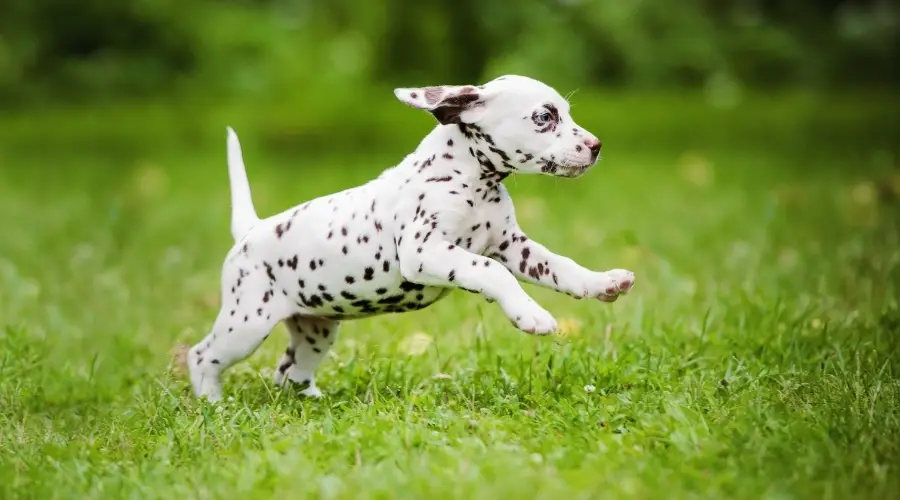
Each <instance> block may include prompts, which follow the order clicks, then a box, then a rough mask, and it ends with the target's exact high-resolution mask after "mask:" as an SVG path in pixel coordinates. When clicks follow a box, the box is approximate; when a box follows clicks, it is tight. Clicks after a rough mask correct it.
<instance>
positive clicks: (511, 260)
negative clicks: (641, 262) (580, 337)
mask: <svg viewBox="0 0 900 500" xmlns="http://www.w3.org/2000/svg"><path fill="white" fill-rule="evenodd" d="M487 254H488V255H490V256H491V257H493V258H494V259H496V260H498V261H499V262H501V263H503V265H504V266H505V267H506V268H507V269H509V271H510V272H512V273H513V275H514V276H515V277H516V278H518V279H520V280H523V281H527V282H529V283H533V284H536V285H541V286H544V287H547V288H552V289H554V290H556V291H558V292H562V293H565V294H568V295H571V296H572V297H576V298H585V297H593V298H597V299H600V300H602V301H604V302H613V301H615V300H616V299H617V298H619V296H620V295H624V294H625V293H627V292H628V290H630V289H631V287H632V286H633V285H634V273H632V272H631V271H626V270H624V269H612V270H609V271H604V272H597V271H592V270H590V269H587V268H585V267H583V266H581V265H579V264H578V263H576V262H575V261H573V260H572V259H570V258H568V257H565V256H562V255H558V254H555V253H553V252H551V251H550V250H548V249H547V248H546V247H545V246H543V245H541V244H540V243H538V242H536V241H533V240H531V239H529V238H528V237H527V236H526V235H525V233H524V232H523V231H522V229H521V228H520V227H519V226H518V224H516V223H515V221H513V222H512V223H510V224H509V225H508V226H506V227H505V228H504V229H502V230H501V232H500V234H499V236H498V237H497V238H496V242H495V243H494V245H492V247H491V248H490V249H489V250H488V252H487Z"/></svg>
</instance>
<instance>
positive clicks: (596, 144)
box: [584, 139, 603, 158]
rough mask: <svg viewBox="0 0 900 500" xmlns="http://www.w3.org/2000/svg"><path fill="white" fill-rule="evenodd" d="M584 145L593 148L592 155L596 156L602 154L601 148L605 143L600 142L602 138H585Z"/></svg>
mask: <svg viewBox="0 0 900 500" xmlns="http://www.w3.org/2000/svg"><path fill="white" fill-rule="evenodd" d="M584 145H585V146H587V147H588V149H590V150H591V157H592V158H596V157H597V156H599V155H600V148H601V147H602V146H603V143H602V142H600V139H585V140H584Z"/></svg>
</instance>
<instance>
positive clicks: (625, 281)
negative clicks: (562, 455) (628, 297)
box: [596, 269, 634, 302]
mask: <svg viewBox="0 0 900 500" xmlns="http://www.w3.org/2000/svg"><path fill="white" fill-rule="evenodd" d="M598 274H599V280H598V285H599V286H598V288H599V293H597V294H596V297H597V298H598V299H600V300H602V301H604V302H615V301H616V299H618V298H619V296H620V295H625V294H627V293H628V292H629V290H631V288H632V287H634V273H633V272H631V271H626V270H625V269H612V270H610V271H606V272H604V273H598Z"/></svg>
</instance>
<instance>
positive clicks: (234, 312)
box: [187, 266, 292, 401]
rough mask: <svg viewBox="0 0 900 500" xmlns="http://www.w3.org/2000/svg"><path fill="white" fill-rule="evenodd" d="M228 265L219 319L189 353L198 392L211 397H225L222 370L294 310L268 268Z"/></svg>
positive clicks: (245, 352)
mask: <svg viewBox="0 0 900 500" xmlns="http://www.w3.org/2000/svg"><path fill="white" fill-rule="evenodd" d="M226 267H227V269H226V271H229V272H226V273H223V277H224V278H223V283H222V284H223V287H222V288H223V293H222V308H221V309H220V310H219V315H218V317H217V318H216V322H215V324H214V325H213V327H212V331H210V333H209V335H207V336H206V338H204V339H203V340H202V341H200V342H199V343H198V344H196V345H195V346H193V347H192V348H191V349H190V351H189V352H188V357H187V364H188V370H189V371H190V374H191V384H192V385H193V387H194V393H195V394H196V395H197V396H198V397H206V398H207V399H209V400H210V401H218V400H219V399H221V397H222V384H221V382H220V380H219V377H220V375H221V374H222V372H224V371H225V370H227V369H228V368H229V367H231V366H232V365H234V364H235V363H237V362H239V361H241V360H243V359H245V358H247V356H249V355H251V354H252V353H253V352H254V351H255V350H256V349H257V348H258V347H259V346H260V344H262V342H263V341H264V340H265V339H266V338H267V337H268V336H269V333H270V332H271V331H272V329H273V328H274V327H275V325H276V324H278V322H279V321H281V320H282V319H283V318H285V317H287V316H288V315H289V314H290V313H291V312H292V311H290V309H289V305H288V304H287V303H286V301H284V300H283V299H282V297H281V296H280V294H279V296H276V295H275V294H274V293H273V291H272V289H271V281H270V279H269V278H267V274H266V271H265V270H261V269H255V268H251V269H249V270H246V269H242V268H240V267H235V266H226ZM230 271H233V272H230Z"/></svg>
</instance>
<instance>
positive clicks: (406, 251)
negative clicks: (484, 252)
mask: <svg viewBox="0 0 900 500" xmlns="http://www.w3.org/2000/svg"><path fill="white" fill-rule="evenodd" d="M424 240H427V241H423V238H422V236H421V233H415V234H404V235H403V236H402V237H401V238H400V241H399V242H398V245H397V248H398V256H399V258H400V272H401V273H402V274H403V277H404V278H405V279H406V280H408V281H411V282H413V283H419V284H421V285H425V286H440V287H454V288H461V289H463V290H467V291H470V292H475V293H480V294H482V295H484V296H485V297H487V298H488V299H490V300H493V301H496V302H497V303H498V304H499V305H500V307H501V308H502V309H503V312H504V313H506V316H507V317H508V318H509V319H510V320H511V321H512V322H513V324H514V325H516V327H517V328H519V329H520V330H522V331H525V332H528V333H533V334H548V333H552V332H553V331H555V330H556V326H557V325H556V320H555V319H553V316H552V315H550V313H549V312H547V311H546V310H545V309H544V308H542V307H541V306H540V305H538V303H537V302H535V301H534V300H533V299H532V298H531V297H529V296H528V294H527V293H525V290H523V289H522V286H521V285H520V284H519V282H518V280H516V278H515V277H514V276H513V275H512V274H510V272H509V271H508V270H507V269H506V268H505V267H503V266H501V265H500V264H499V263H497V262H496V261H494V260H492V259H489V258H487V257H484V256H481V255H476V254H473V253H471V252H469V251H467V250H465V249H463V248H461V247H459V246H456V245H454V244H453V243H450V242H448V241H445V240H442V239H440V238H434V237H432V238H430V239H429V238H427V237H426V238H424Z"/></svg>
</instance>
